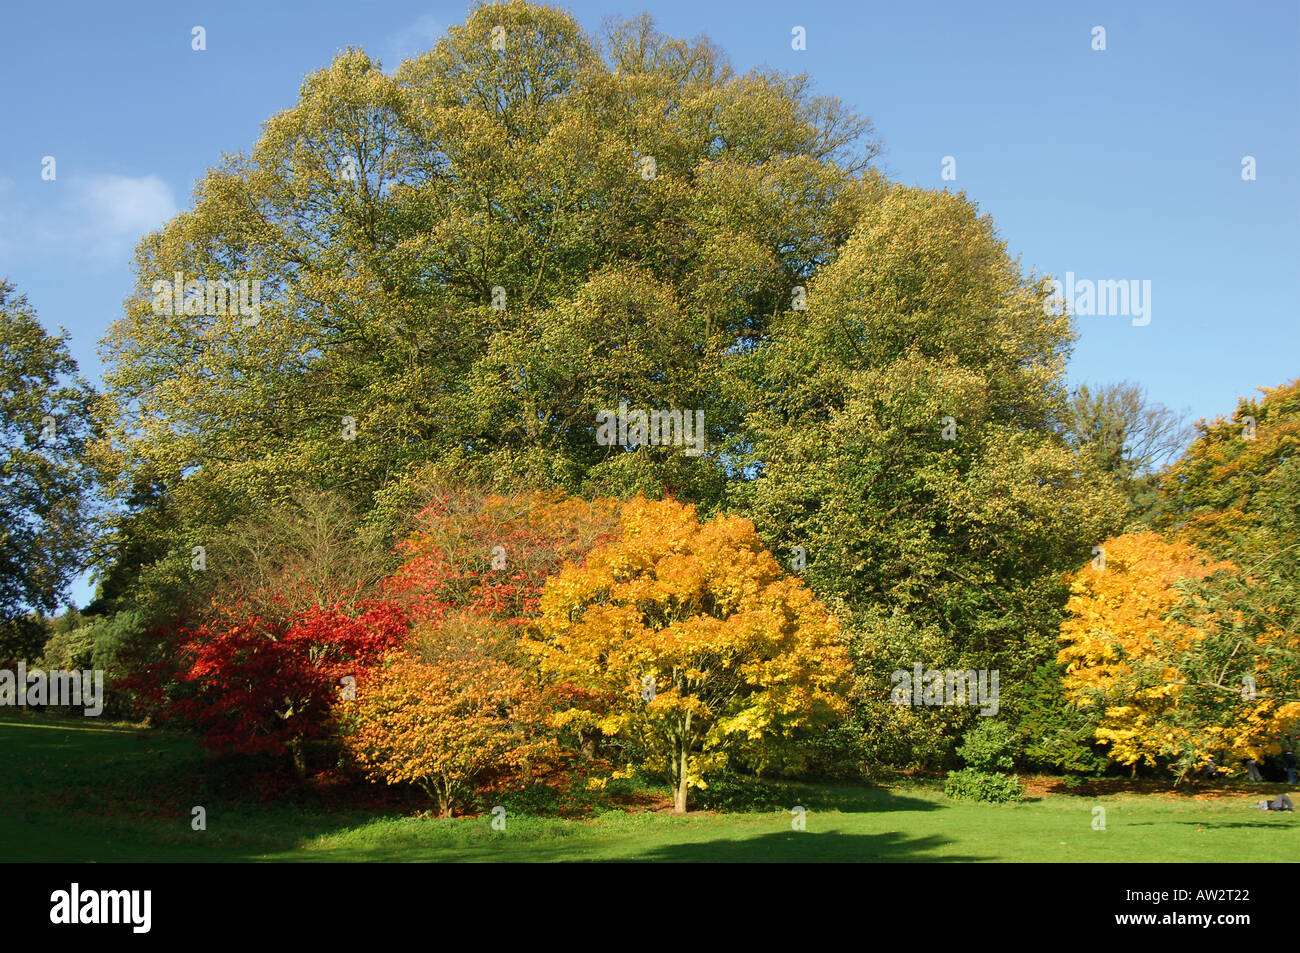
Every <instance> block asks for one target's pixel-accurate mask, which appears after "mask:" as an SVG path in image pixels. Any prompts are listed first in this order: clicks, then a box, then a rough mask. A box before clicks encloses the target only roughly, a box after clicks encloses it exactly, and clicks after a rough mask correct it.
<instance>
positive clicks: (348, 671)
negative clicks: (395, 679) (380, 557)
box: [170, 602, 407, 754]
mask: <svg viewBox="0 0 1300 953" xmlns="http://www.w3.org/2000/svg"><path fill="white" fill-rule="evenodd" d="M406 633H407V620H406V615H405V613H404V612H403V611H402V610H401V609H400V608H399V607H397V606H395V605H393V604H392V603H386V602H384V603H376V604H371V605H370V606H368V607H367V608H366V609H365V611H363V612H362V613H361V614H360V615H358V616H356V617H355V618H352V617H350V616H348V615H347V614H346V613H344V612H343V611H342V610H341V609H339V608H329V609H321V608H315V607H313V608H310V609H305V610H300V611H296V612H293V613H291V614H289V616H288V617H287V618H285V619H276V618H268V617H266V616H263V615H257V614H252V615H246V616H234V615H231V616H226V617H222V618H218V619H217V620H216V621H212V622H208V623H206V624H204V625H202V626H200V627H199V628H198V629H195V630H193V631H191V632H188V633H187V635H188V641H187V642H186V644H185V645H184V648H183V650H182V652H183V657H184V659H185V666H184V669H183V671H182V673H181V675H180V681H181V682H182V683H188V685H189V687H190V689H191V690H190V691H188V692H183V693H178V694H181V695H182V696H183V697H179V698H176V699H175V700H174V701H173V702H172V705H171V712H170V714H171V715H172V716H173V717H178V718H182V719H186V720H190V721H192V722H194V723H195V724H197V726H198V727H199V728H200V730H201V731H202V732H203V735H204V743H205V744H206V745H207V746H208V747H209V748H212V749H214V750H219V751H233V752H240V753H245V754H253V753H268V754H281V753H284V752H285V751H286V750H289V749H290V748H291V747H292V746H293V745H294V744H296V743H297V742H300V741H306V740H311V739H315V738H320V737H323V736H324V735H325V734H326V732H327V730H328V723H329V718H330V709H331V706H332V704H333V702H334V701H335V699H336V698H337V697H338V695H339V692H340V691H341V690H342V686H343V679H344V678H345V677H346V676H352V677H354V678H356V679H357V681H358V682H360V681H361V680H363V679H364V677H365V675H366V674H367V672H368V671H369V669H370V668H371V667H373V666H374V665H375V664H376V663H377V662H378V661H379V660H380V658H381V657H382V656H383V654H384V653H385V652H387V651H388V650H390V649H392V648H393V647H394V646H396V645H398V644H399V643H400V642H401V641H402V639H403V638H404V637H405V636H406Z"/></svg>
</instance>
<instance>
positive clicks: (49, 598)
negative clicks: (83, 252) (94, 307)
mask: <svg viewBox="0 0 1300 953" xmlns="http://www.w3.org/2000/svg"><path fill="white" fill-rule="evenodd" d="M0 354H3V355H4V359H3V360H2V361H0V513H3V514H4V521H3V524H2V525H0V618H5V619H16V618H18V617H20V616H22V615H24V614H25V613H26V612H28V611H29V610H37V611H44V612H53V611H54V609H55V607H56V606H57V605H58V603H59V602H60V600H61V599H62V598H63V596H64V593H65V591H66V589H67V586H68V583H69V582H70V581H71V580H72V578H73V577H74V576H75V575H76V574H77V572H78V571H79V569H80V568H81V566H82V565H83V560H84V557H85V555H86V552H87V548H88V545H89V539H90V519H89V517H90V513H89V509H90V505H91V491H92V479H91V474H90V471H89V469H88V468H87V467H86V466H85V463H84V461H83V458H84V453H85V449H86V444H87V441H88V440H89V439H90V437H91V435H92V427H91V405H92V402H93V400H94V392H93V391H92V390H91V388H90V385H88V384H87V383H86V382H85V381H84V380H82V379H81V378H80V377H79V376H78V373H77V363H76V361H74V360H73V359H72V355H71V354H70V353H69V352H68V345H67V342H66V341H65V340H64V336H63V333H60V334H59V335H58V336H51V335H49V334H48V333H47V332H46V330H45V328H43V327H42V326H41V323H40V321H39V320H38V319H37V317H36V312H35V311H34V310H33V309H32V307H31V305H29V304H28V303H27V299H26V298H25V297H24V296H22V295H20V294H18V292H17V291H16V289H15V288H14V286H13V285H12V284H10V283H9V282H8V281H5V280H4V279H3V278H0ZM20 633H21V635H22V637H21V638H18V637H17V636H18V635H19V634H20ZM31 634H32V630H31V628H30V627H24V626H23V625H21V624H17V625H15V626H11V638H10V639H9V641H10V643H11V644H12V645H13V646H14V649H13V650H14V651H16V650H17V649H18V648H20V647H22V648H23V651H24V652H27V651H28V649H27V648H26V647H25V646H26V643H27V641H28V640H29V637H30V636H31Z"/></svg>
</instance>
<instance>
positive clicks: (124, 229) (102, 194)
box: [69, 175, 178, 241]
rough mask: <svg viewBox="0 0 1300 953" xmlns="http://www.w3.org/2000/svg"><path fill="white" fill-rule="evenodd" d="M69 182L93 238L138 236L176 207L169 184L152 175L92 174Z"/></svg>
mask: <svg viewBox="0 0 1300 953" xmlns="http://www.w3.org/2000/svg"><path fill="white" fill-rule="evenodd" d="M69 185H70V186H71V191H72V193H73V202H74V204H75V205H76V207H77V209H78V211H79V212H81V213H82V214H83V215H84V216H85V219H84V221H85V222H86V226H85V229H84V231H85V233H86V234H87V235H89V236H90V237H92V238H95V239H105V240H109V241H113V240H115V239H129V240H134V239H138V238H139V237H140V236H141V235H143V234H145V233H146V232H150V231H152V230H153V229H155V228H157V227H158V226H159V225H161V224H162V223H163V222H165V221H167V220H168V219H169V218H171V217H172V216H173V215H175V214H176V212H177V211H178V209H177V208H176V199H175V196H174V195H173V193H172V190H171V186H169V185H168V184H167V183H166V182H164V181H163V180H162V179H160V178H158V176H156V175H144V176H140V177H138V178H132V177H131V176H127V175H95V176H91V177H89V178H86V179H83V180H81V181H74V182H71V183H69Z"/></svg>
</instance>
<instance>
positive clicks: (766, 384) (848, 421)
mask: <svg viewBox="0 0 1300 953" xmlns="http://www.w3.org/2000/svg"><path fill="white" fill-rule="evenodd" d="M1046 296H1047V286H1046V283H1045V282H1036V281H1034V280H1032V279H1031V278H1027V277H1025V276H1023V275H1022V274H1021V273H1020V271H1019V267H1018V265H1017V263H1016V262H1015V261H1013V260H1012V259H1011V258H1010V257H1009V256H1008V255H1007V253H1006V249H1005V245H1004V243H1003V242H1002V241H1001V240H1000V239H999V238H998V237H997V236H996V234H995V232H994V229H993V225H992V223H991V222H990V221H989V219H988V218H987V216H981V215H979V213H978V210H977V209H976V208H975V206H974V205H973V204H971V203H970V202H968V201H967V200H966V199H965V198H964V197H963V196H957V195H951V194H948V193H935V192H927V191H923V190H918V189H909V188H903V187H895V188H893V189H891V190H890V191H889V192H888V194H887V195H886V196H885V197H884V198H883V200H882V201H880V202H878V203H875V204H873V205H871V206H870V207H868V208H867V209H865V210H864V211H863V213H862V215H861V217H860V219H859V222H858V224H857V226H856V228H855V229H854V231H853V233H852V235H851V237H850V238H849V240H848V241H847V242H846V243H845V244H844V246H843V248H842V249H841V251H840V254H839V255H838V257H837V258H836V260H835V261H834V262H833V263H831V264H829V265H828V266H826V267H825V268H823V269H822V270H820V271H819V272H818V273H817V275H816V276H815V278H813V279H812V281H811V284H810V289H809V293H808V298H807V309H806V310H805V311H798V310H793V309H790V310H783V311H782V312H781V313H780V314H779V315H778V316H777V317H776V319H775V320H774V322H773V326H772V332H771V334H770V336H769V338H768V339H767V340H766V341H765V343H764V344H763V346H761V347H759V348H756V349H754V350H753V351H752V352H750V353H749V354H748V355H747V356H746V357H745V359H744V361H743V368H744V380H745V389H744V390H743V394H744V398H743V402H744V403H745V404H747V405H748V406H749V407H751V408H752V409H751V410H750V412H749V413H748V414H747V416H746V420H745V433H744V436H743V439H738V440H737V441H736V443H735V445H734V447H735V451H736V453H737V456H738V458H739V459H742V460H744V461H746V462H747V465H746V466H745V467H744V468H743V470H744V472H746V473H752V474H753V475H754V478H753V479H745V480H740V481H737V482H736V484H735V485H734V486H733V487H732V494H731V499H732V501H733V503H734V504H735V505H736V506H738V507H740V508H742V509H743V510H745V511H746V512H749V513H751V514H753V518H754V520H755V522H756V523H757V524H758V526H759V528H760V531H761V532H762V533H763V534H764V536H765V538H766V539H767V540H768V542H769V544H770V545H771V546H772V548H773V550H774V551H777V552H780V553H781V554H783V556H784V555H786V554H790V553H792V552H793V551H794V547H802V548H803V550H804V551H805V552H806V557H807V571H806V577H807V579H808V580H809V582H810V584H811V585H812V586H813V588H814V590H815V591H817V592H818V593H819V594H820V595H821V596H822V597H823V598H825V599H827V600H828V601H829V602H831V604H832V605H834V606H835V607H836V609H837V611H839V613H840V615H841V618H842V619H844V620H845V621H846V622H848V623H849V624H850V626H851V628H852V629H853V630H854V631H855V632H856V633H857V637H856V638H855V646H854V647H855V655H856V664H857V669H858V674H859V682H858V687H859V699H860V701H859V704H860V706H861V713H862V718H861V720H862V721H863V722H865V723H867V724H868V725H876V726H882V727H880V728H879V729H878V730H877V729H868V730H869V731H872V735H873V736H872V737H870V738H869V739H868V744H869V746H870V747H872V748H873V749H874V750H875V752H876V753H875V754H874V755H873V757H875V758H879V759H881V760H889V761H895V762H896V763H900V762H901V763H906V762H908V761H915V762H919V763H921V764H925V765H930V766H936V765H938V764H939V763H942V761H943V760H945V759H946V758H947V756H948V755H949V754H950V750H951V748H950V745H951V742H950V740H949V739H951V738H952V737H954V736H956V735H959V734H960V733H961V731H962V730H964V728H966V727H967V726H968V724H969V722H970V720H971V719H972V718H975V717H977V716H976V715H974V714H973V712H972V710H971V709H970V708H957V707H933V708H919V707H918V708H902V707H896V706H894V705H892V704H891V702H890V689H891V684H892V683H891V679H890V674H891V672H893V671H895V670H897V669H905V670H910V669H911V668H912V666H913V665H914V663H916V662H921V663H922V664H923V665H924V666H925V667H926V668H927V669H928V668H932V667H933V668H940V669H943V668H961V669H997V670H999V671H1000V673H1001V681H1002V684H1004V685H1008V686H1012V685H1016V684H1019V683H1023V682H1024V681H1025V680H1026V679H1027V678H1028V677H1029V675H1030V673H1031V672H1033V670H1034V669H1035V668H1037V667H1038V666H1039V665H1040V664H1042V663H1043V662H1044V661H1046V660H1048V659H1049V658H1051V657H1052V656H1054V655H1055V643H1056V634H1057V628H1058V626H1059V623H1060V618H1061V607H1062V605H1063V604H1064V600H1065V596H1066V592H1065V588H1064V585H1063V583H1062V579H1061V573H1062V572H1063V571H1065V570H1067V569H1072V568H1074V567H1076V566H1077V565H1079V564H1080V563H1081V562H1084V561H1086V559H1087V556H1088V554H1089V552H1090V550H1091V547H1092V546H1093V545H1094V544H1095V543H1096V541H1097V540H1098V539H1103V538H1105V536H1106V535H1107V534H1108V531H1109V530H1111V529H1113V528H1115V527H1117V526H1118V523H1119V520H1120V519H1121V518H1122V513H1123V509H1124V507H1123V502H1122V496H1121V494H1120V493H1119V491H1118V489H1117V488H1116V487H1115V486H1114V484H1113V482H1112V481H1110V480H1109V479H1108V478H1107V477H1106V475H1105V474H1104V473H1102V472H1101V471H1099V470H1098V468H1097V467H1096V465H1095V463H1094V462H1093V461H1091V460H1090V459H1089V458H1088V457H1087V456H1086V455H1083V454H1081V453H1080V452H1078V451H1077V449H1075V448H1074V447H1072V446H1070V445H1069V444H1068V443H1067V442H1066V441H1065V440H1063V439H1062V437H1061V436H1060V429H1061V425H1062V421H1063V420H1064V419H1065V417H1066V395H1065V393H1064V388H1063V369H1064V363H1065V359H1066V356H1067V354H1068V350H1069V346H1070V343H1071V340H1072V331H1071V328H1070V323H1069V319H1068V318H1067V317H1065V316H1062V315H1056V314H1049V313H1047V312H1046V311H1045V309H1044V306H1043V303H1044V300H1045V298H1046ZM946 437H950V438H951V439H946ZM787 558H788V557H787ZM1018 703H1019V701H1018V699H1015V698H1009V699H1008V705H1007V708H1006V710H1005V711H1006V714H1007V716H1008V717H1010V718H1011V719H1012V720H1018V719H1019V717H1020V714H1021V713H1020V712H1019V711H1018V710H1017V708H1016V705H1017V704H1018Z"/></svg>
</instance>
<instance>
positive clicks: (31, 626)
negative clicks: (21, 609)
mask: <svg viewBox="0 0 1300 953" xmlns="http://www.w3.org/2000/svg"><path fill="white" fill-rule="evenodd" d="M49 636H50V630H49V625H48V623H47V621H46V620H45V619H42V618H41V617H40V616H38V615H35V614H28V615H20V616H16V617H14V618H11V619H6V618H4V617H0V665H4V664H7V663H9V662H32V661H35V660H36V658H37V657H38V656H39V655H40V654H41V649H42V647H43V646H44V645H45V642H46V640H47V639H48V638H49Z"/></svg>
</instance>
